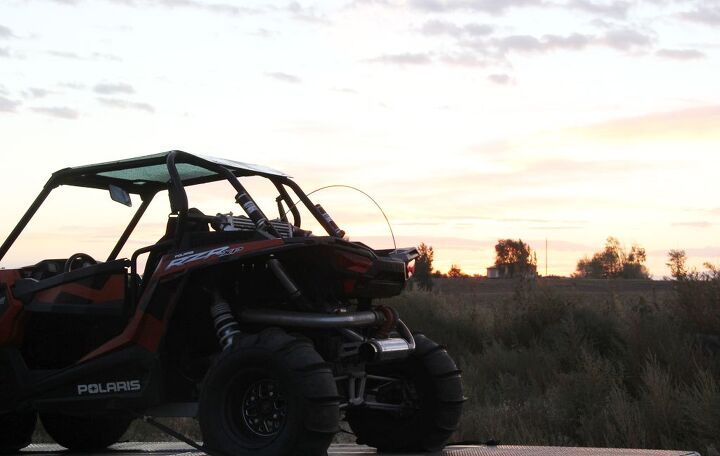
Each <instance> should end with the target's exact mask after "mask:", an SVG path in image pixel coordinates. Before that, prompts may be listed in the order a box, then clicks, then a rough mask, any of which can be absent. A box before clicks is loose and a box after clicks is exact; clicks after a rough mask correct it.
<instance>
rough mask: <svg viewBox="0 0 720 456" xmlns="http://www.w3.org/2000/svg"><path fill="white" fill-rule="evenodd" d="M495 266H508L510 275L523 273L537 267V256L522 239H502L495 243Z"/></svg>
mask: <svg viewBox="0 0 720 456" xmlns="http://www.w3.org/2000/svg"><path fill="white" fill-rule="evenodd" d="M495 266H498V267H505V268H508V271H509V274H510V277H514V276H516V275H523V274H526V273H527V272H528V271H531V270H534V269H535V266H537V256H536V255H535V253H534V252H533V251H532V249H531V248H530V246H529V245H528V244H526V243H524V242H523V241H522V239H518V240H517V241H516V240H514V239H500V240H498V243H497V244H495Z"/></svg>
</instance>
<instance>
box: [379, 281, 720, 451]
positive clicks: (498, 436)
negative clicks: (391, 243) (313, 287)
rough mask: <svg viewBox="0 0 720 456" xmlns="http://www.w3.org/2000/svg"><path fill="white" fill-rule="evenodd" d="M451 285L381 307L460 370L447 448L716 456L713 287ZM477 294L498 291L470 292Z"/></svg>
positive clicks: (717, 355)
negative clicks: (504, 446) (502, 446)
mask: <svg viewBox="0 0 720 456" xmlns="http://www.w3.org/2000/svg"><path fill="white" fill-rule="evenodd" d="M455 280H458V282H457V283H456V284H455V285H454V284H453V283H452V282H450V281H448V280H447V279H446V280H445V281H444V282H442V283H440V284H438V285H439V286H437V287H436V289H437V290H438V291H437V292H433V293H423V292H419V291H408V292H406V293H405V294H403V295H402V296H400V297H397V298H394V299H392V300H389V302H388V304H390V305H393V306H395V307H396V308H397V309H398V310H399V311H400V313H401V315H402V316H403V318H404V319H405V320H406V321H407V322H408V324H409V325H411V326H412V327H413V328H419V329H422V330H423V332H425V333H426V334H427V335H428V336H430V337H431V338H434V339H436V340H439V341H442V342H443V343H444V344H445V345H446V346H447V347H448V349H449V351H450V352H451V353H452V354H453V355H454V356H455V357H456V358H457V360H458V362H459V364H460V366H461V368H462V369H463V371H464V379H465V385H466V396H467V397H468V403H467V407H466V413H465V415H464V417H463V422H462V427H461V430H460V431H459V433H458V434H457V436H456V437H457V438H458V439H461V440H479V441H485V440H488V439H491V438H492V439H495V440H500V441H501V442H504V443H508V444H510V443H514V444H549V445H579V446H613V447H635V448H665V449H670V448H673V449H692V450H698V451H701V452H703V454H708V455H712V454H718V453H717V448H718V447H720V382H719V381H718V378H720V377H718V376H719V375H720V350H718V348H720V344H717V341H719V340H720V338H719V337H718V336H720V325H719V324H717V322H716V320H714V319H713V318H714V317H716V316H717V315H718V311H719V310H720V300H718V296H719V295H720V292H718V290H720V287H718V282H716V281H715V280H716V279H713V280H700V279H698V278H696V280H693V281H688V282H684V283H681V284H677V286H676V287H672V286H671V285H670V284H668V283H660V284H658V283H653V282H647V281H646V282H645V285H644V286H643V285H642V284H639V283H634V284H630V283H623V282H621V281H618V282H607V281H596V282H594V283H588V282H587V281H582V282H580V283H577V281H572V280H569V279H568V280H565V281H557V280H556V281H541V282H538V283H527V282H525V283H524V282H515V283H512V284H510V283H509V282H505V283H504V284H503V285H499V284H497V285H489V284H488V283H487V282H489V281H481V280H477V279H455ZM473 282H474V284H473ZM573 282H576V283H575V284H574V286H573ZM489 286H493V287H496V288H501V287H502V286H505V287H506V288H507V289H506V290H505V292H499V291H495V292H494V293H491V294H486V295H482V293H478V292H477V290H481V289H483V288H487V287H489ZM588 287H590V288H591V289H592V291H590V290H588V289H587V288H588ZM583 288H585V289H583Z"/></svg>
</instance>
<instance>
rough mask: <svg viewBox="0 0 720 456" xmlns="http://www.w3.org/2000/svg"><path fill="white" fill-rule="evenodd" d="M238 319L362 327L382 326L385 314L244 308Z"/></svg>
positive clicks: (308, 325) (300, 324) (259, 321)
mask: <svg viewBox="0 0 720 456" xmlns="http://www.w3.org/2000/svg"><path fill="white" fill-rule="evenodd" d="M238 320H240V321H241V322H243V323H259V324H270V325H276V326H290V327H295V328H313V329H330V328H362V327H366V326H380V325H381V324H383V323H385V315H384V314H383V313H381V312H376V311H374V310H369V311H363V312H347V313H342V314H325V313H310V312H293V311H289V310H267V309H244V310H242V311H240V313H239V314H238Z"/></svg>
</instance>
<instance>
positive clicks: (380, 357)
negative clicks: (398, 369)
mask: <svg viewBox="0 0 720 456" xmlns="http://www.w3.org/2000/svg"><path fill="white" fill-rule="evenodd" d="M397 330H398V331H399V332H400V335H401V336H402V338H399V337H392V338H389V339H370V340H368V341H367V342H365V343H364V344H362V345H361V346H360V349H359V350H358V355H359V356H360V359H361V360H363V361H365V362H375V361H388V360H394V359H403V358H407V356H408V355H410V353H412V352H413V351H414V350H415V338H414V337H413V335H412V333H411V332H410V330H409V329H408V327H407V326H406V325H405V323H403V321H402V320H400V319H398V321H397Z"/></svg>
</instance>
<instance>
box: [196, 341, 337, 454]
mask: <svg viewBox="0 0 720 456" xmlns="http://www.w3.org/2000/svg"><path fill="white" fill-rule="evenodd" d="M199 420H200V429H201V431H202V435H203V440H204V442H205V444H206V445H207V446H208V448H210V449H214V450H217V451H219V452H222V453H225V454H233V455H238V456H240V455H254V456H270V455H273V456H283V455H293V456H299V455H307V456H310V455H312V456H316V455H325V454H326V452H327V448H328V447H329V446H330V443H331V441H332V438H333V436H334V435H335V433H336V432H337V431H338V430H339V421H340V410H339V397H338V392H337V386H336V384H335V379H334V377H333V373H332V369H331V367H330V366H329V365H328V364H327V363H325V362H324V360H323V359H322V357H321V356H320V355H319V354H318V353H317V352H316V351H315V349H314V347H313V345H312V344H311V343H310V342H309V341H307V340H305V339H299V338H296V337H293V336H290V335H288V334H287V333H285V332H284V331H282V330H280V329H275V328H271V329H266V330H264V331H262V332H261V333H259V334H253V335H245V336H242V337H240V338H238V340H236V341H235V343H234V344H233V345H232V346H231V347H230V348H228V349H226V350H224V351H223V352H222V353H220V355H219V356H218V357H217V359H216V361H215V363H214V365H213V366H212V367H211V368H210V370H209V371H208V373H207V376H206V377H205V381H204V383H203V387H202V391H201V393H200V410H199Z"/></svg>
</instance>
